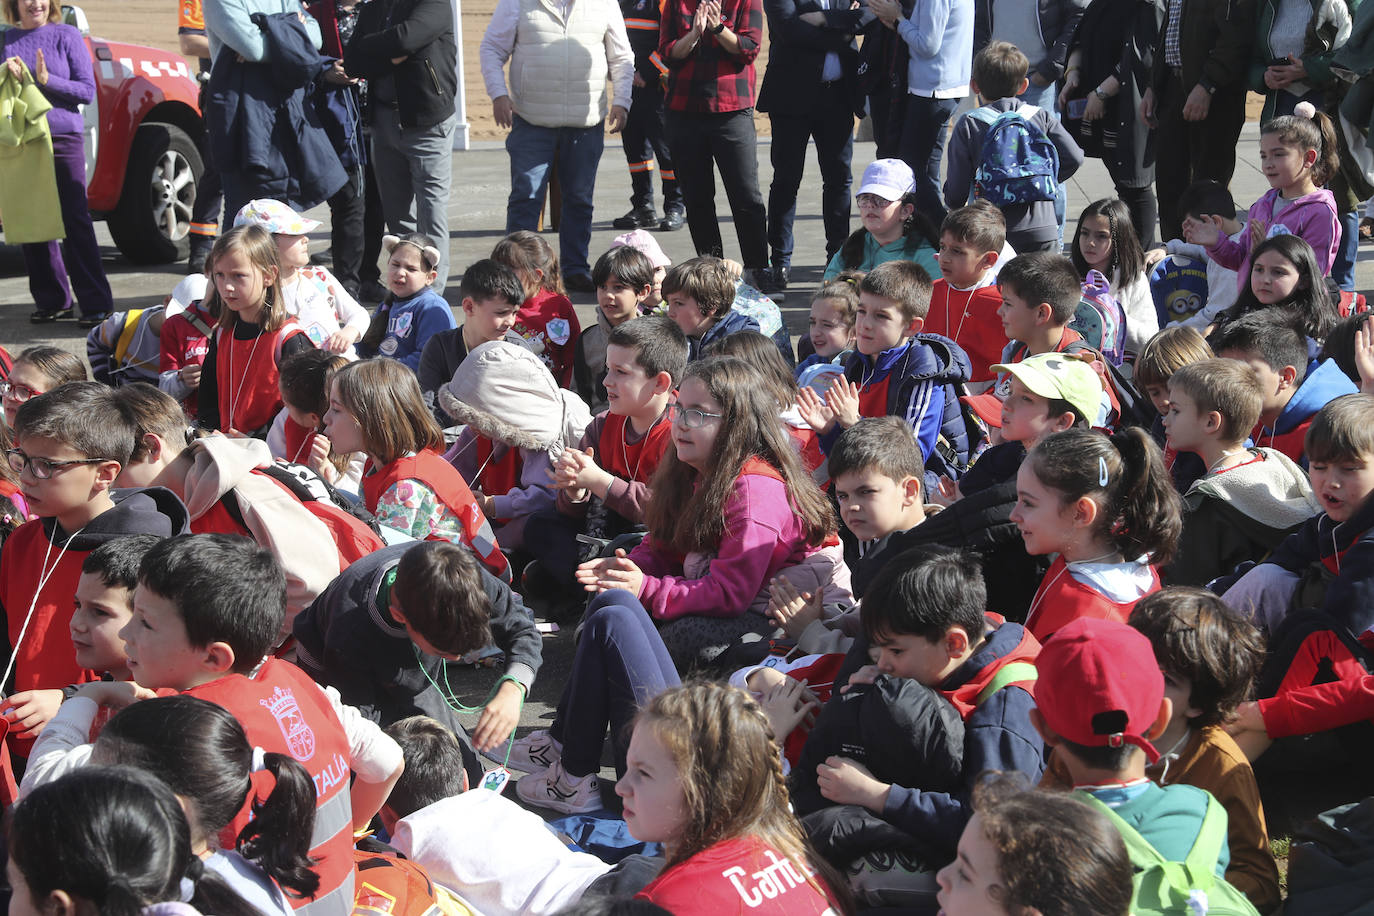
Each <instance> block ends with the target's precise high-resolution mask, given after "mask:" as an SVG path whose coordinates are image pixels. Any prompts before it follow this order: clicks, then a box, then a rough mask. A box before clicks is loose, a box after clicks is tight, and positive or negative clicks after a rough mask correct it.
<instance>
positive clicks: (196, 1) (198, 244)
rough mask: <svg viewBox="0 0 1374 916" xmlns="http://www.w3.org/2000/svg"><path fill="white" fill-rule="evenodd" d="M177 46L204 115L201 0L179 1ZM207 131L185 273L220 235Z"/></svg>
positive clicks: (195, 268)
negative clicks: (191, 64) (192, 63)
mask: <svg viewBox="0 0 1374 916" xmlns="http://www.w3.org/2000/svg"><path fill="white" fill-rule="evenodd" d="M177 47H178V49H179V50H180V51H181V53H182V56H183V57H194V58H195V59H196V64H197V70H196V80H197V81H198V82H199V83H200V93H199V98H198V103H199V104H200V111H201V116H202V117H204V115H205V110H206V104H205V101H206V99H205V87H206V86H207V85H208V84H209V81H210V39H208V38H206V37H205V16H204V15H203V14H202V12H201V3H200V0H181V5H180V9H179V11H178V13H177ZM209 137H210V134H209V131H201V132H200V163H201V172H200V181H198V182H197V183H196V202H195V204H194V205H193V206H192V207H191V229H190V239H189V242H190V251H189V252H188V254H187V257H186V273H188V274H198V273H200V272H201V271H202V270H203V269H204V267H205V256H206V255H208V254H209V253H210V249H211V248H212V247H214V244H215V237H216V236H218V235H219V214H220V209H221V207H222V205H223V203H224V193H223V190H222V189H221V187H220V181H219V169H218V168H217V167H216V166H215V161H214V159H213V158H212V157H211V155H210V144H209Z"/></svg>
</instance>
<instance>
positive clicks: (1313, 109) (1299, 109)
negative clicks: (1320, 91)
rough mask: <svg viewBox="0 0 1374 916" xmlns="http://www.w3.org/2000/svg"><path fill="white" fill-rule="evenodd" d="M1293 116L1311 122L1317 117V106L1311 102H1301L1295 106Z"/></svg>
mask: <svg viewBox="0 0 1374 916" xmlns="http://www.w3.org/2000/svg"><path fill="white" fill-rule="evenodd" d="M1293 114H1295V115H1297V116H1298V117H1300V118H1306V119H1307V120H1309V121H1311V120H1313V119H1314V118H1316V116H1317V106H1316V105H1313V104H1312V103H1311V102H1299V103H1298V104H1297V105H1294V106H1293Z"/></svg>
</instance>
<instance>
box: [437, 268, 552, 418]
mask: <svg viewBox="0 0 1374 916" xmlns="http://www.w3.org/2000/svg"><path fill="white" fill-rule="evenodd" d="M458 294H459V295H460V296H462V297H463V323H462V325H460V326H459V327H456V328H452V329H450V330H447V331H439V332H438V333H437V334H435V335H434V336H433V337H431V338H430V339H429V341H428V342H427V343H426V344H425V348H424V350H423V351H422V352H421V353H420V366H419V368H418V369H416V370H415V375H416V377H417V378H418V379H419V381H420V391H421V393H422V394H423V395H424V397H425V404H426V406H428V407H429V409H430V410H431V411H433V413H434V418H435V419H436V420H438V421H439V422H440V423H441V424H442V423H444V422H447V420H448V415H447V414H445V413H444V412H443V411H442V410H440V409H439V404H438V401H437V397H438V391H439V388H440V386H441V385H446V384H448V380H449V379H451V378H453V373H454V372H457V371H458V366H459V365H461V364H462V362H463V360H464V359H466V358H467V355H468V354H469V353H470V352H472V351H473V350H475V349H477V348H478V347H480V346H481V345H482V344H484V343H487V342H488V341H492V340H505V339H506V333H507V332H508V331H510V329H511V328H512V327H514V325H515V315H516V312H518V311H519V310H520V303H521V302H524V301H525V290H524V287H522V286H521V285H520V278H519V277H518V276H516V274H515V271H513V270H511V269H510V268H509V267H507V266H506V265H505V264H502V263H501V262H500V261H493V260H492V259H491V258H483V259H482V260H480V261H476V262H474V263H473V264H471V265H470V266H469V267H468V269H467V270H465V271H463V281H462V284H461V285H460V287H459V292H458Z"/></svg>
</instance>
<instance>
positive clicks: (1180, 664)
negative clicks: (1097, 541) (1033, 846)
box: [1041, 587, 1279, 913]
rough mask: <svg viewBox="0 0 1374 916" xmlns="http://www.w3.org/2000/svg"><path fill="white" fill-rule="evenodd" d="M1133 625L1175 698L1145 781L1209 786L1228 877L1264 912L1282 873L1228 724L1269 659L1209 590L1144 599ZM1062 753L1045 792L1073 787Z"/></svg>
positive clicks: (1244, 623) (1275, 897)
mask: <svg viewBox="0 0 1374 916" xmlns="http://www.w3.org/2000/svg"><path fill="white" fill-rule="evenodd" d="M1130 625H1131V627H1133V628H1134V629H1136V630H1138V631H1140V632H1141V633H1143V634H1145V636H1146V637H1147V638H1149V640H1150V643H1151V644H1152V646H1153V647H1154V656H1155V660H1156V661H1157V662H1158V664H1159V668H1160V671H1161V672H1163V675H1164V695H1165V696H1166V697H1168V698H1169V699H1170V701H1171V705H1172V707H1173V708H1172V711H1171V714H1170V718H1169V724H1168V726H1167V727H1166V728H1165V730H1164V732H1163V733H1162V734H1161V735H1160V736H1159V737H1158V738H1157V739H1156V740H1155V746H1156V747H1157V748H1160V749H1162V752H1161V754H1160V758H1159V761H1158V762H1156V763H1154V764H1151V765H1150V766H1149V767H1147V768H1146V771H1145V772H1146V775H1148V776H1149V777H1150V778H1151V779H1153V780H1154V781H1155V782H1156V783H1158V784H1159V785H1161V786H1168V785H1172V784H1175V783H1179V784H1184V785H1190V786H1196V787H1197V788H1199V789H1205V790H1207V792H1209V793H1210V794H1211V795H1212V796H1213V797H1214V798H1216V800H1217V801H1219V802H1221V804H1222V807H1224V808H1225V809H1226V813H1227V816H1228V820H1229V829H1228V831H1227V834H1228V839H1229V845H1230V849H1231V863H1230V866H1229V867H1228V868H1227V870H1226V880H1227V881H1229V882H1231V884H1233V885H1235V886H1236V887H1237V888H1238V889H1239V890H1241V891H1242V892H1243V893H1245V894H1246V896H1248V897H1249V898H1250V900H1251V902H1252V903H1254V905H1255V907H1256V909H1258V910H1259V911H1260V912H1263V913H1267V912H1270V911H1271V910H1273V909H1274V908H1275V907H1276V906H1278V903H1279V886H1278V869H1277V867H1276V866H1275V864H1274V855H1273V853H1272V852H1271V851H1270V849H1269V834H1268V831H1267V830H1266V828H1265V825H1264V807H1263V805H1262V804H1261V803H1260V792H1259V786H1258V785H1256V783H1255V774H1254V771H1253V770H1251V769H1250V764H1249V762H1248V761H1247V760H1246V759H1245V755H1244V754H1243V753H1242V752H1241V749H1240V748H1239V747H1237V746H1236V743H1235V741H1233V740H1232V739H1231V737H1230V736H1229V735H1228V734H1227V733H1226V731H1225V726H1226V725H1227V724H1228V722H1229V720H1230V719H1231V718H1232V717H1233V716H1234V715H1235V711H1236V708H1237V707H1238V706H1239V705H1240V704H1241V701H1242V700H1244V699H1245V697H1246V696H1248V695H1249V693H1250V688H1251V686H1252V685H1253V683H1254V679H1255V675H1256V674H1257V673H1258V671H1259V666H1260V662H1261V660H1262V659H1263V657H1264V643H1263V640H1262V639H1261V638H1260V635H1259V632H1258V631H1256V630H1255V628H1254V626H1253V625H1252V624H1251V623H1250V622H1249V621H1248V620H1245V619H1244V618H1243V617H1241V616H1239V615H1238V614H1237V613H1236V612H1235V611H1233V610H1231V609H1230V608H1229V607H1227V606H1226V605H1225V604H1223V603H1222V601H1221V599H1220V598H1218V597H1217V596H1216V595H1213V594H1212V593H1211V592H1208V591H1205V590H1203V589H1199V588H1187V587H1181V588H1166V589H1163V590H1162V591H1158V592H1155V593H1154V594H1153V595H1149V596H1147V597H1145V598H1142V599H1141V601H1140V603H1139V604H1137V605H1136V606H1135V610H1133V611H1132V612H1131V619H1130ZM1066 759H1067V758H1066V756H1061V755H1060V754H1055V755H1054V757H1053V758H1051V763H1050V768H1049V770H1048V771H1047V772H1046V774H1045V779H1044V780H1043V781H1042V782H1041V786H1049V787H1054V788H1063V789H1069V788H1072V787H1073V781H1072V779H1071V778H1070V776H1069V771H1068V768H1067V766H1066V764H1065V760H1066Z"/></svg>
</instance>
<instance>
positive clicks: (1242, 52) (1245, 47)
mask: <svg viewBox="0 0 1374 916" xmlns="http://www.w3.org/2000/svg"><path fill="white" fill-rule="evenodd" d="M1167 23H1168V8H1167V6H1166V8H1165V21H1164V24H1162V25H1161V26H1160V29H1159V39H1158V43H1157V44H1156V45H1155V54H1154V71H1153V73H1152V74H1151V79H1150V82H1151V86H1152V87H1153V88H1154V91H1155V98H1156V99H1159V98H1160V97H1161V96H1162V95H1163V93H1164V87H1165V84H1166V83H1167V82H1168V80H1169V64H1168V61H1167V60H1166V59H1165V55H1164V42H1165V32H1166V31H1167ZM1254 37H1255V4H1254V0H1183V16H1182V19H1181V20H1180V22H1179V29H1178V45H1179V57H1180V59H1181V60H1182V62H1183V66H1182V67H1181V68H1180V70H1181V71H1182V72H1181V73H1180V74H1179V80H1180V82H1182V83H1183V88H1184V91H1185V92H1191V91H1192V88H1193V87H1194V86H1198V85H1201V86H1202V87H1203V88H1204V89H1207V90H1210V91H1216V90H1218V89H1225V90H1232V91H1236V92H1244V91H1245V87H1246V85H1247V78H1248V76H1249V72H1250V44H1251V42H1252V41H1254Z"/></svg>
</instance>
